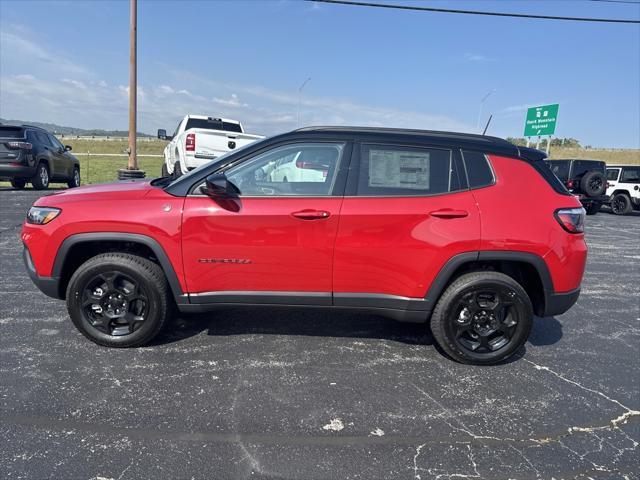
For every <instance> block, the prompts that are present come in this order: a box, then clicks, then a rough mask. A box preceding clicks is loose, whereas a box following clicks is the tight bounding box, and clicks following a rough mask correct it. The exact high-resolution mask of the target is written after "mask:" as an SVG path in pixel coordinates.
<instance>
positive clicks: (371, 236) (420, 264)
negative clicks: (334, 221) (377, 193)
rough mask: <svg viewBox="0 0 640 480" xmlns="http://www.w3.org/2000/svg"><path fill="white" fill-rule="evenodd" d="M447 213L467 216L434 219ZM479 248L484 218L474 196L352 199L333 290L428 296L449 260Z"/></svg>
mask: <svg viewBox="0 0 640 480" xmlns="http://www.w3.org/2000/svg"><path fill="white" fill-rule="evenodd" d="M443 209H448V210H452V211H456V210H459V211H462V212H467V216H465V217H459V218H455V217H454V218H439V217H435V216H433V215H430V212H436V211H440V210H443ZM453 213H454V214H456V213H457V212H453ZM479 248H480V216H479V214H478V208H477V206H476V204H475V200H474V198H473V195H472V194H471V192H468V191H466V192H458V193H449V194H446V195H435V196H430V197H387V198H380V197H347V198H345V199H344V203H343V205H342V211H341V214H340V227H339V229H338V237H337V239H336V248H335V257H334V291H335V292H367V293H382V294H389V295H400V296H404V297H424V296H425V294H426V292H427V290H428V288H429V285H430V284H431V282H432V281H433V279H434V278H435V276H436V275H437V273H438V272H439V271H440V269H441V268H442V266H443V265H444V264H445V263H446V262H447V260H449V258H451V257H452V256H454V255H456V254H458V253H462V252H469V251H473V250H478V249H479Z"/></svg>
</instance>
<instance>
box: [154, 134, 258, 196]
mask: <svg viewBox="0 0 640 480" xmlns="http://www.w3.org/2000/svg"><path fill="white" fill-rule="evenodd" d="M256 143H257V142H252V143H248V144H246V145H243V146H242V147H239V148H236V149H235V150H229V151H228V152H227V153H224V154H222V155H220V156H219V157H216V158H214V159H213V160H210V161H208V162H206V163H203V164H202V165H200V166H199V167H196V168H194V169H193V170H190V171H189V172H188V173H185V174H184V175H182V176H181V177H179V178H176V179H175V180H173V181H169V182H166V183H165V182H162V186H163V187H168V186H169V185H173V184H174V183H177V182H178V181H182V180H183V179H185V178H192V177H194V176H195V177H197V176H198V175H199V174H200V172H201V171H202V170H204V169H206V168H208V167H210V166H211V165H213V164H214V163H218V162H223V161H224V159H225V158H227V157H228V156H230V155H231V154H235V153H238V152H242V151H243V150H245V149H246V148H247V147H250V146H254V145H256ZM164 178H167V179H170V178H171V177H164ZM157 184H158V183H156V185H157Z"/></svg>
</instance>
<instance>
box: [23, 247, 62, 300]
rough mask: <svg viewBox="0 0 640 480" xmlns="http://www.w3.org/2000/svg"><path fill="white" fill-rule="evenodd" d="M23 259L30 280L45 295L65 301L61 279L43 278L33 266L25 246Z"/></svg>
mask: <svg viewBox="0 0 640 480" xmlns="http://www.w3.org/2000/svg"><path fill="white" fill-rule="evenodd" d="M22 259H23V260H24V265H25V267H26V268H27V273H28V274H29V278H31V281H32V282H33V283H34V284H35V286H36V287H38V289H39V290H40V291H41V292H42V293H44V294H45V295H47V296H49V297H52V298H57V299H60V300H62V299H64V294H62V293H61V292H60V277H41V276H39V275H38V272H36V267H35V265H34V264H33V260H32V259H31V254H30V253H29V249H28V248H27V247H26V246H25V247H24V249H23V250H22Z"/></svg>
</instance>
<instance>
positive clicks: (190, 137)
mask: <svg viewBox="0 0 640 480" xmlns="http://www.w3.org/2000/svg"><path fill="white" fill-rule="evenodd" d="M184 145H185V150H186V151H187V152H195V151H196V134H195V133H187V141H186V142H185V144H184Z"/></svg>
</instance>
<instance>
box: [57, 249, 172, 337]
mask: <svg viewBox="0 0 640 480" xmlns="http://www.w3.org/2000/svg"><path fill="white" fill-rule="evenodd" d="M66 298H67V310H68V311H69V316H70V317H71V320H72V321H73V324H74V325H75V326H76V328H77V329H78V330H79V331H80V333H82V334H83V335H84V336H85V337H87V338H88V339H90V340H91V341H93V342H95V343H97V344H98V345H104V346H107V347H135V346H139V345H144V344H145V343H147V342H149V341H150V340H151V339H152V338H154V337H155V336H156V335H157V334H158V332H160V330H161V329H162V327H163V326H164V324H165V323H166V321H167V320H168V318H169V317H170V315H171V313H172V312H173V307H174V303H173V299H172V295H171V291H170V289H169V286H168V284H167V279H166V277H165V275H164V272H163V271H162V268H160V266H159V265H158V264H156V263H154V262H152V261H151V260H149V259H147V258H143V257H140V256H137V255H132V254H130V253H125V252H113V253H103V254H100V255H96V256H95V257H93V258H90V259H89V260H87V261H86V262H85V263H83V264H82V265H80V267H78V269H77V270H76V271H75V272H74V273H73V275H72V276H71V279H70V280H69V285H68V286H67V291H66Z"/></svg>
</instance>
